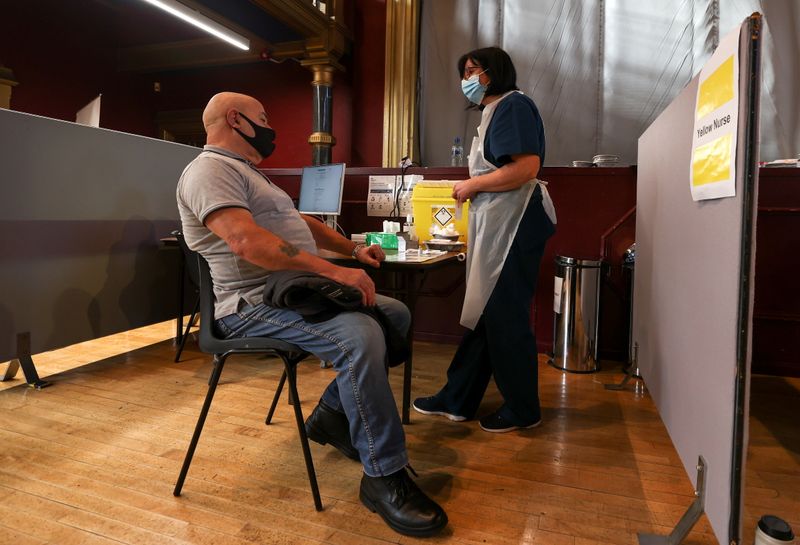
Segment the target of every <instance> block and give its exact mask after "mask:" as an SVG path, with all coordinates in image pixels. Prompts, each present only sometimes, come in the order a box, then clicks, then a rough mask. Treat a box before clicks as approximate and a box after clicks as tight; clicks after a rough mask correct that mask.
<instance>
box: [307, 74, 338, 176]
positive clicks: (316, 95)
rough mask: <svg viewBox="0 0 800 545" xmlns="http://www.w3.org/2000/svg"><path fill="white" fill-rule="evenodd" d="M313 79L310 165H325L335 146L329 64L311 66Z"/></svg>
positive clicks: (309, 141)
mask: <svg viewBox="0 0 800 545" xmlns="http://www.w3.org/2000/svg"><path fill="white" fill-rule="evenodd" d="M310 68H311V72H312V73H313V74H314V79H313V80H312V82H311V85H312V86H313V88H314V90H313V95H312V105H311V108H312V127H311V130H312V133H311V136H309V137H308V143H309V144H311V164H314V165H326V164H328V163H330V162H331V158H332V155H333V153H332V148H333V146H335V145H336V138H334V137H333V70H334V67H333V66H331V65H330V64H314V65H311V67H310Z"/></svg>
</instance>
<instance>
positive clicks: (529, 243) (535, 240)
mask: <svg viewBox="0 0 800 545" xmlns="http://www.w3.org/2000/svg"><path fill="white" fill-rule="evenodd" d="M498 221H502V219H501V218H498ZM553 233H555V226H554V225H553V223H552V222H551V221H550V219H549V218H548V217H547V214H546V213H545V211H544V209H543V208H542V193H541V189H540V188H539V187H537V188H536V190H535V191H534V194H533V195H532V196H531V199H530V202H529V203H528V207H527V208H526V209H525V213H524V214H523V216H522V220H521V221H520V225H519V228H518V229H517V233H516V235H515V236H514V241H513V242H512V244H511V248H510V250H509V253H508V257H507V258H506V261H505V263H504V265H503V269H502V271H501V273H500V277H499V278H498V280H497V284H496V285H495V288H494V291H492V294H491V296H490V297H489V301H488V302H487V303H486V307H485V308H484V310H483V314H482V315H481V317H480V319H479V320H478V323H477V325H476V326H475V329H474V330H471V331H468V332H467V333H466V334H465V335H464V338H463V339H462V340H461V344H460V345H459V347H458V350H457V351H456V354H455V356H454V357H453V361H452V363H451V364H450V367H449V368H448V370H447V384H445V386H444V387H443V388H442V390H441V391H440V392H439V393H438V394H437V396H436V397H437V398H439V400H440V401H441V402H442V404H443V405H444V406H445V407H447V408H448V411H449V412H450V413H452V414H457V415H461V416H465V417H467V418H474V417H475V416H476V415H477V413H478V407H479V406H480V403H481V400H482V399H483V395H484V393H485V392H486V387H487V386H488V384H489V379H490V378H491V377H492V375H494V380H495V383H496V384H497V388H498V390H500V394H501V395H502V396H503V400H504V401H505V404H504V405H503V407H502V408H501V409H500V412H501V415H502V416H503V417H504V418H506V419H507V420H508V421H510V422H512V423H513V424H516V425H526V424H532V423H534V422H538V421H539V419H540V418H541V408H540V406H539V375H538V351H537V348H536V337H535V336H534V334H533V332H532V331H531V327H530V307H531V301H532V300H533V296H534V293H535V292H536V281H537V279H538V276H539V265H540V263H541V260H542V255H543V254H544V248H545V243H546V242H547V239H549V238H550V237H551V236H552V235H553ZM467 289H469V286H468V287H467Z"/></svg>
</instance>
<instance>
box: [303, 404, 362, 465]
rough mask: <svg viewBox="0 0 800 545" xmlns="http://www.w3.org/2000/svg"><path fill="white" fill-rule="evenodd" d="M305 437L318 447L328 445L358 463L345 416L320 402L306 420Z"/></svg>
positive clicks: (356, 452)
mask: <svg viewBox="0 0 800 545" xmlns="http://www.w3.org/2000/svg"><path fill="white" fill-rule="evenodd" d="M306 435H308V438H309V439H311V440H312V441H314V442H315V443H319V444H320V445H325V444H327V443H330V444H331V445H333V446H334V447H336V448H337V449H339V452H341V453H342V454H344V455H345V456H347V457H348V458H350V459H351V460H355V461H356V462H358V461H359V457H358V451H357V450H356V448H355V447H354V446H353V442H352V441H351V439H350V424H349V423H348V422H347V416H346V415H345V414H344V413H340V412H338V411H334V410H333V409H331V408H330V407H328V406H327V405H325V404H324V403H323V402H322V401H320V402H319V404H318V405H317V406H316V407H315V408H314V411H313V412H312V413H311V416H309V417H308V418H307V419H306Z"/></svg>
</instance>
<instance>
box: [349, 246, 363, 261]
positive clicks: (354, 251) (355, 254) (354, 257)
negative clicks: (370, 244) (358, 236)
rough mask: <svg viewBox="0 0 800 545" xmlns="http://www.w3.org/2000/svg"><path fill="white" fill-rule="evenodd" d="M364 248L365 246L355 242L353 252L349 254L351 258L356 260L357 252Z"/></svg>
mask: <svg viewBox="0 0 800 545" xmlns="http://www.w3.org/2000/svg"><path fill="white" fill-rule="evenodd" d="M364 247H365V245H364V244H361V243H360V242H357V243H356V245H355V246H353V251H352V252H351V253H350V255H351V256H353V259H358V251H359V250H360V249H361V248H364Z"/></svg>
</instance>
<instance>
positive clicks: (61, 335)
mask: <svg viewBox="0 0 800 545" xmlns="http://www.w3.org/2000/svg"><path fill="white" fill-rule="evenodd" d="M199 152H200V150H199V149H197V148H192V147H189V146H184V145H180V144H174V143H170V142H164V141H161V140H155V139H152V138H144V137H141V136H135V135H132V134H126V133H120V132H116V131H110V130H106V129H98V128H94V127H85V126H83V125H78V124H75V123H69V122H64V121H58V120H55V119H49V118H45V117H39V116H35V115H30V114H24V113H20V112H14V111H9V110H2V109H0V290H2V294H3V295H2V297H1V298H0V361H7V360H9V359H13V358H15V357H16V356H17V340H18V335H25V334H30V349H31V352H32V353H34V354H35V353H39V352H42V351H45V350H51V349H54V348H59V347H63V346H66V345H69V344H73V343H76V342H81V341H85V340H88V339H92V338H97V337H101V336H105V335H109V334H112V333H117V332H120V331H124V330H128V329H131V328H135V327H139V326H143V325H147V324H150V323H155V322H157V321H162V320H166V319H169V318H170V317H172V316H174V314H175V308H176V303H175V301H176V297H177V295H176V289H177V279H176V272H175V271H176V270H177V269H176V266H177V256H176V255H170V254H171V252H164V251H159V238H161V237H164V236H166V235H168V234H169V233H170V231H171V230H172V229H174V228H176V227H177V226H178V223H179V222H178V210H177V206H176V203H175V187H176V184H177V181H178V177H179V176H180V174H181V172H182V170H183V168H184V167H185V166H186V165H187V164H188V163H189V162H190V161H191V160H192V159H193V158H194V157H196V156H197V154H198V153H199ZM172 253H173V254H175V253H174V252H172Z"/></svg>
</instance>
